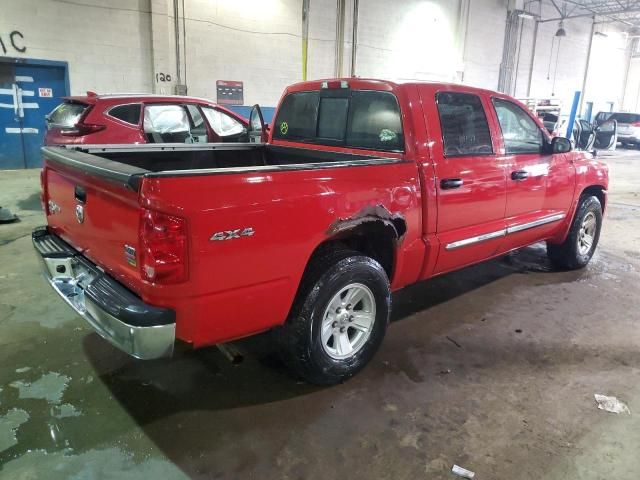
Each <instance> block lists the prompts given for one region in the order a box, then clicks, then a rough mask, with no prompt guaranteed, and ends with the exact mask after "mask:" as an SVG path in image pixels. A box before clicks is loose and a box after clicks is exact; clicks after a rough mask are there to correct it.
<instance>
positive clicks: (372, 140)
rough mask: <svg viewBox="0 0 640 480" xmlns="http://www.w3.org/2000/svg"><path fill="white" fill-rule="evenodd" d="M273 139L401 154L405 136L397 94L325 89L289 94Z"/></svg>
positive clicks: (278, 117)
mask: <svg viewBox="0 0 640 480" xmlns="http://www.w3.org/2000/svg"><path fill="white" fill-rule="evenodd" d="M273 125H274V130H273V138H274V139H276V140H285V141H292V142H302V143H312V144H321V145H334V146H342V147H349V148H357V149H365V150H375V151H388V152H402V151H403V150H404V136H403V132H402V120H401V114H400V106H399V104H398V100H397V99H396V97H395V95H394V94H393V93H391V92H387V91H379V90H350V89H323V90H320V91H307V92H294V93H290V94H288V95H287V96H286V97H285V98H284V100H283V101H282V104H281V106H280V108H279V109H278V113H277V115H276V118H275V121H274V124H273Z"/></svg>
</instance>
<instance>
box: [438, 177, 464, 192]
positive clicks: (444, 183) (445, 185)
mask: <svg viewBox="0 0 640 480" xmlns="http://www.w3.org/2000/svg"><path fill="white" fill-rule="evenodd" d="M463 183H464V182H463V181H462V179H461V178H444V179H442V180H441V181H440V188H441V189H443V190H451V189H453V188H460V187H461V186H462V184H463Z"/></svg>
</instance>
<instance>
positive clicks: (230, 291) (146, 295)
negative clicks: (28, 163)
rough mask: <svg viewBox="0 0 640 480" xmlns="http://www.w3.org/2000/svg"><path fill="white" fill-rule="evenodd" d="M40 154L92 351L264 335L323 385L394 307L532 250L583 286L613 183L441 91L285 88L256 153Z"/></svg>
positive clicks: (58, 257) (50, 229)
mask: <svg viewBox="0 0 640 480" xmlns="http://www.w3.org/2000/svg"><path fill="white" fill-rule="evenodd" d="M260 127H261V126H260V116H259V111H258V110H257V109H256V110H254V113H253V114H252V117H251V121H250V130H251V131H250V133H252V134H253V137H254V138H256V137H259V136H260ZM43 153H44V159H45V164H44V168H43V170H42V195H43V203H44V205H45V207H46V215H47V223H48V226H46V227H41V228H39V229H37V230H36V231H34V233H33V242H34V246H35V248H36V250H37V252H38V253H39V255H40V257H41V258H42V261H43V265H44V272H45V274H46V277H47V278H48V280H49V282H50V283H51V285H52V286H53V287H54V289H55V290H56V291H57V292H58V293H59V294H60V295H61V296H62V297H63V298H64V299H65V300H66V301H67V302H68V303H69V304H70V305H71V306H72V307H73V308H74V309H75V310H76V311H77V312H78V313H79V314H80V315H82V316H83V317H84V318H85V319H86V320H87V321H88V322H89V323H90V324H91V325H92V326H93V327H94V328H95V329H96V330H97V331H98V333H100V334H101V335H102V336H103V337H105V338H106V339H107V340H109V341H111V342H112V343H113V344H115V345H116V346H117V347H119V348H121V349H122V350H124V351H125V352H128V353H129V354H131V355H133V356H134V357H137V358H142V359H149V358H157V357H162V356H167V355H170V354H171V353H172V351H173V348H174V343H175V342H176V341H177V340H180V341H183V342H187V343H189V344H191V345H192V346H193V347H203V346H206V345H213V344H220V343H223V342H227V341H231V340H234V339H238V338H241V337H245V336H248V335H252V334H256V333H259V332H264V331H267V330H273V333H274V334H275V335H274V337H275V339H276V340H277V342H278V343H279V346H280V349H281V351H282V353H283V358H284V359H285V361H286V362H287V363H288V364H289V365H290V366H291V367H292V368H293V370H294V371H295V372H297V374H299V375H301V376H302V377H303V378H305V379H306V380H308V381H310V382H313V383H318V384H332V383H335V382H339V381H342V380H344V379H346V378H348V377H350V376H352V375H353V374H354V373H355V372H357V371H358V370H359V369H361V368H362V367H363V366H364V365H365V364H366V363H367V362H368V361H369V360H370V359H371V357H372V356H373V354H374V352H375V351H376V349H377V348H378V346H379V345H380V343H381V341H382V338H383V336H384V333H385V330H386V328H387V323H388V319H389V312H390V309H391V292H392V291H394V290H398V289H400V288H402V287H404V286H406V285H408V284H411V283H414V282H417V281H420V280H424V279H428V278H430V277H433V276H435V275H440V274H443V273H446V272H449V271H452V270H455V269H459V268H462V267H465V266H467V265H471V264H473V263H477V262H481V261H483V260H487V259H490V258H493V257H496V256H499V255H504V254H505V253H507V252H510V251H512V250H514V249H518V248H521V247H524V246H526V245H529V244H532V243H535V242H540V241H546V242H547V250H548V254H549V257H550V259H551V261H552V262H553V263H554V264H555V265H557V266H559V267H561V268H565V269H574V268H580V267H584V266H585V265H586V264H587V263H588V262H589V260H590V259H591V257H592V255H593V252H594V250H595V248H596V245H597V243H598V238H599V235H600V228H601V224H602V215H603V211H604V208H605V205H606V198H607V183H608V174H607V167H606V165H604V164H603V163H602V162H600V161H598V160H596V159H595V158H594V157H593V155H592V154H590V153H587V152H578V151H572V148H571V143H570V142H569V141H568V140H567V139H564V138H550V137H549V136H548V134H547V133H546V131H545V129H544V126H543V125H542V124H541V123H540V121H539V120H538V119H536V118H534V117H533V116H532V115H530V113H529V112H528V111H527V109H526V108H525V107H524V106H523V105H522V104H521V103H519V102H517V101H516V100H514V99H512V98H510V97H508V96H505V95H502V94H499V93H495V92H491V91H487V90H480V89H476V88H470V87H466V86H460V85H451V84H442V83H404V84H396V83H392V82H388V81H379V80H365V79H338V80H326V81H313V82H305V83H300V84H296V85H293V86H291V87H289V88H287V90H286V91H285V93H284V95H283V97H282V99H281V102H280V105H279V108H278V110H277V113H276V115H275V120H274V123H273V128H272V129H271V132H270V135H269V141H268V142H266V143H248V144H201V145H178V144H159V145H102V146H101V145H83V146H75V147H72V146H66V147H45V148H44V149H43Z"/></svg>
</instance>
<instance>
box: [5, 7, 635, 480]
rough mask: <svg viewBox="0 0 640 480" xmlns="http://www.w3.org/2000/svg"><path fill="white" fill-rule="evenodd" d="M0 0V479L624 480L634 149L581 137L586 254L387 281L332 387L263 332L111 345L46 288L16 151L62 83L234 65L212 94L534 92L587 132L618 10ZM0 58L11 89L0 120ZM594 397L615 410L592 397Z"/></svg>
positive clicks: (605, 88) (41, 219)
mask: <svg viewBox="0 0 640 480" xmlns="http://www.w3.org/2000/svg"><path fill="white" fill-rule="evenodd" d="M0 7H1V10H2V15H1V16H0V138H2V140H0V150H3V151H0V207H2V209H3V210H5V211H7V212H11V214H15V215H16V216H17V218H18V220H17V221H14V222H10V223H3V224H0V479H41V478H42V479H45V478H46V479H52V480H57V479H103V478H105V479H106V478H118V479H120V478H122V479H151V478H158V479H213V478H216V479H218V478H219V479H250V478H260V479H327V478H328V479H331V478H339V477H342V476H348V477H349V478H363V479H364V478H367V479H378V478H380V479H405V478H406V479H418V478H424V479H440V478H443V479H446V478H456V477H455V475H454V474H453V473H452V471H451V470H452V467H453V465H460V466H462V467H464V468H466V469H468V470H471V471H473V472H475V478H477V479H479V480H482V479H489V478H491V479H536V480H539V479H560V478H566V479H578V478H580V479H614V478H632V477H633V476H636V475H637V472H638V471H639V470H640V456H638V451H639V450H640V421H639V420H638V412H640V382H639V381H638V380H639V379H640V369H639V368H638V366H637V365H636V363H635V360H636V359H638V353H637V352H638V345H640V331H638V330H636V327H637V322H638V311H639V310H640V282H639V280H640V248H639V247H638V245H640V150H639V148H640V145H636V144H633V143H629V144H623V143H618V144H617V146H616V145H614V148H612V149H609V150H606V151H599V152H598V153H597V158H598V159H600V160H603V161H604V162H606V163H607V165H608V166H609V174H610V185H609V192H608V205H607V210H606V214H605V221H604V224H603V231H602V235H601V238H600V244H599V248H598V250H597V251H596V253H595V256H594V258H593V260H592V261H591V263H590V264H589V265H588V266H587V267H586V268H585V269H583V270H577V271H556V270H554V269H553V268H552V267H551V265H550V263H549V261H548V260H547V257H546V252H545V246H544V245H543V244H536V245H533V246H530V247H527V248H525V249H522V250H520V251H517V252H513V253H510V254H508V255H507V256H505V257H502V258H499V259H496V260H491V261H488V262H485V263H481V264H478V265H475V266H472V267H468V268H465V269H463V270H460V271H457V272H454V273H449V274H445V275H443V276H440V277H437V278H434V279H432V280H429V281H426V282H422V283H418V284H415V285H412V286H410V287H407V288H404V289H402V290H400V291H398V292H396V293H394V295H393V300H392V301H393V305H394V307H393V313H392V317H391V324H390V326H389V329H388V331H387V334H386V338H385V341H384V342H383V344H382V347H381V348H380V350H379V351H378V353H377V354H376V356H375V357H374V358H373V360H372V362H371V363H370V364H369V365H368V367H367V368H365V369H364V370H363V371H362V372H360V373H359V374H358V375H357V376H355V377H354V378H352V379H350V380H349V381H347V382H345V383H343V384H340V385H337V386H333V387H318V386H313V385H309V384H306V383H304V382H301V381H296V379H294V378H292V377H291V375H290V374H289V373H288V371H287V370H286V368H285V366H284V365H283V364H282V362H281V361H280V359H279V357H278V355H277V353H276V352H275V351H274V347H273V343H272V342H271V341H270V337H269V332H266V333H264V334H261V335H257V336H254V337H250V338H247V339H245V340H241V341H237V342H234V343H233V344H232V347H233V350H234V351H236V352H239V354H240V355H241V356H242V358H243V361H242V362H241V363H236V362H232V361H230V360H229V358H227V356H225V355H224V353H223V352H222V351H220V350H219V349H216V348H215V347H211V348H205V349H202V350H196V351H190V350H185V351H179V352H177V353H176V354H175V355H174V357H173V358H171V359H162V360H151V361H137V360H134V359H132V358H130V357H129V356H127V355H126V354H124V353H122V352H120V351H119V350H117V349H116V348H115V347H113V346H111V345H110V344H108V343H107V342H104V341H103V340H101V339H100V337H99V336H98V335H97V334H96V333H94V331H93V329H92V328H91V327H90V326H89V325H88V324H86V322H85V321H84V320H82V319H81V318H80V317H79V316H78V315H76V314H75V313H74V312H73V311H72V310H71V309H69V307H68V306H66V305H65V304H63V302H61V301H59V300H58V299H57V297H56V295H55V293H54V292H53V291H52V290H51V289H50V287H49V286H48V285H47V284H46V282H45V281H44V280H43V279H42V278H41V269H40V266H39V264H38V260H37V258H36V256H35V255H34V252H33V248H32V245H31V232H32V230H33V229H34V228H35V227H37V226H39V225H43V224H45V223H46V220H45V215H44V213H43V211H42V207H41V202H40V180H39V177H40V166H41V158H40V154H39V152H40V147H41V145H42V141H43V134H44V130H45V129H46V126H45V115H46V114H47V113H49V112H50V111H51V110H52V109H53V108H54V107H55V106H56V105H57V104H58V103H59V102H60V98H61V97H64V96H68V95H85V93H86V92H87V91H92V92H98V93H100V94H106V93H123V92H127V93H130V92H136V93H155V94H160V95H171V94H181V95H185V94H188V95H190V96H195V97H202V98H206V99H209V100H211V101H213V102H218V103H221V104H222V103H224V102H225V99H224V98H223V95H222V92H223V89H222V90H221V88H220V87H221V85H222V86H223V87H224V86H225V85H227V84H226V83H224V82H233V83H232V85H234V86H236V87H238V88H241V90H242V93H241V99H240V100H237V99H236V98H234V100H233V101H232V102H231V103H227V105H228V106H229V108H231V109H232V110H234V111H236V112H237V113H238V114H240V115H244V116H248V114H249V109H250V107H251V106H252V105H254V104H259V105H261V106H262V107H264V108H263V110H264V111H265V112H266V113H267V114H268V115H269V116H270V115H272V114H273V110H274V109H275V107H276V106H277V104H278V101H279V99H280V97H281V95H282V92H283V90H284V89H285V87H287V86H288V85H291V84H293V83H296V82H299V81H302V80H312V79H322V78H335V77H363V78H383V79H389V80H396V81H421V80H425V81H429V80H431V81H439V82H451V83H459V84H464V85H471V86H474V87H481V88H486V89H490V90H496V91H500V92H503V93H506V94H508V95H511V96H513V97H515V98H518V99H521V100H523V101H525V102H526V101H529V102H533V105H534V106H540V105H542V106H558V105H559V106H558V107H557V111H558V112H560V113H558V114H557V117H558V118H557V120H558V121H560V117H568V116H569V112H570V111H571V109H572V107H575V113H576V118H578V119H580V120H581V121H584V122H587V123H591V122H593V121H594V119H595V117H596V115H597V114H598V113H599V112H629V113H640V41H639V39H640V2H638V1H636V0H401V1H400V0H397V1H394V2H392V1H389V0H337V1H336V0H136V1H130V0H129V1H127V0H107V1H99V0H22V1H19V2H16V1H11V0H2V1H0ZM3 66H4V67H5V70H2V67H3ZM9 67H10V68H11V69H12V70H11V71H12V72H14V70H15V72H14V73H15V76H16V78H17V77H18V76H21V77H23V78H31V80H29V81H28V82H27V83H29V84H31V83H32V84H33V85H32V86H31V87H29V85H27V83H25V84H24V85H23V86H22V88H23V89H24V90H27V89H28V88H31V90H32V94H33V97H34V98H33V99H31V98H26V97H25V98H26V100H25V102H28V104H30V105H32V106H31V108H29V107H27V109H26V110H25V112H27V114H26V115H25V116H24V118H23V119H21V120H20V123H19V124H17V125H18V126H17V127H16V125H14V123H13V122H15V121H16V116H15V115H17V113H16V112H17V110H16V112H14V110H13V103H11V102H12V100H11V91H10V90H8V89H9V87H8V86H7V85H8V83H7V82H8V81H7V79H6V78H5V79H3V77H2V73H3V72H6V71H8V70H7V69H8V68H9ZM12 78H13V77H12ZM11 81H13V80H11ZM16 81H17V80H16ZM220 82H222V83H220ZM5 83H7V85H5ZM3 89H4V90H6V91H4V90H3ZM24 90H23V91H24ZM7 92H8V93H7ZM576 92H579V95H578V96H577V97H576ZM576 99H577V102H576V101H575V100H576ZM33 105H35V106H33ZM34 112H35V113H34ZM29 122H31V123H29ZM562 128H563V129H566V128H567V126H566V124H562ZM11 132H12V133H11ZM565 133H566V131H565V130H563V131H562V132H561V135H562V136H564V135H565ZM8 152H12V153H11V154H9V153H8ZM595 394H603V395H609V396H615V397H617V398H618V399H620V400H621V401H623V402H624V403H625V404H626V405H627V406H628V410H629V412H626V413H625V412H623V413H621V414H617V415H616V414H614V413H609V412H606V411H603V410H600V409H598V407H597V405H596V402H595V401H594V395H595Z"/></svg>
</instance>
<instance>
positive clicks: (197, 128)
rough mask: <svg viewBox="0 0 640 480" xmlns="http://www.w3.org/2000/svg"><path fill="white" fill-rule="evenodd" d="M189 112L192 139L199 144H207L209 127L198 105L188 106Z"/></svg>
mask: <svg viewBox="0 0 640 480" xmlns="http://www.w3.org/2000/svg"><path fill="white" fill-rule="evenodd" d="M186 107H187V111H188V112H189V116H190V117H191V124H192V127H191V138H192V139H193V141H194V142H197V143H206V142H207V138H208V136H207V126H206V125H205V123H204V119H203V118H202V115H201V114H200V109H199V108H198V107H197V106H196V105H191V104H187V105H186Z"/></svg>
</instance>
